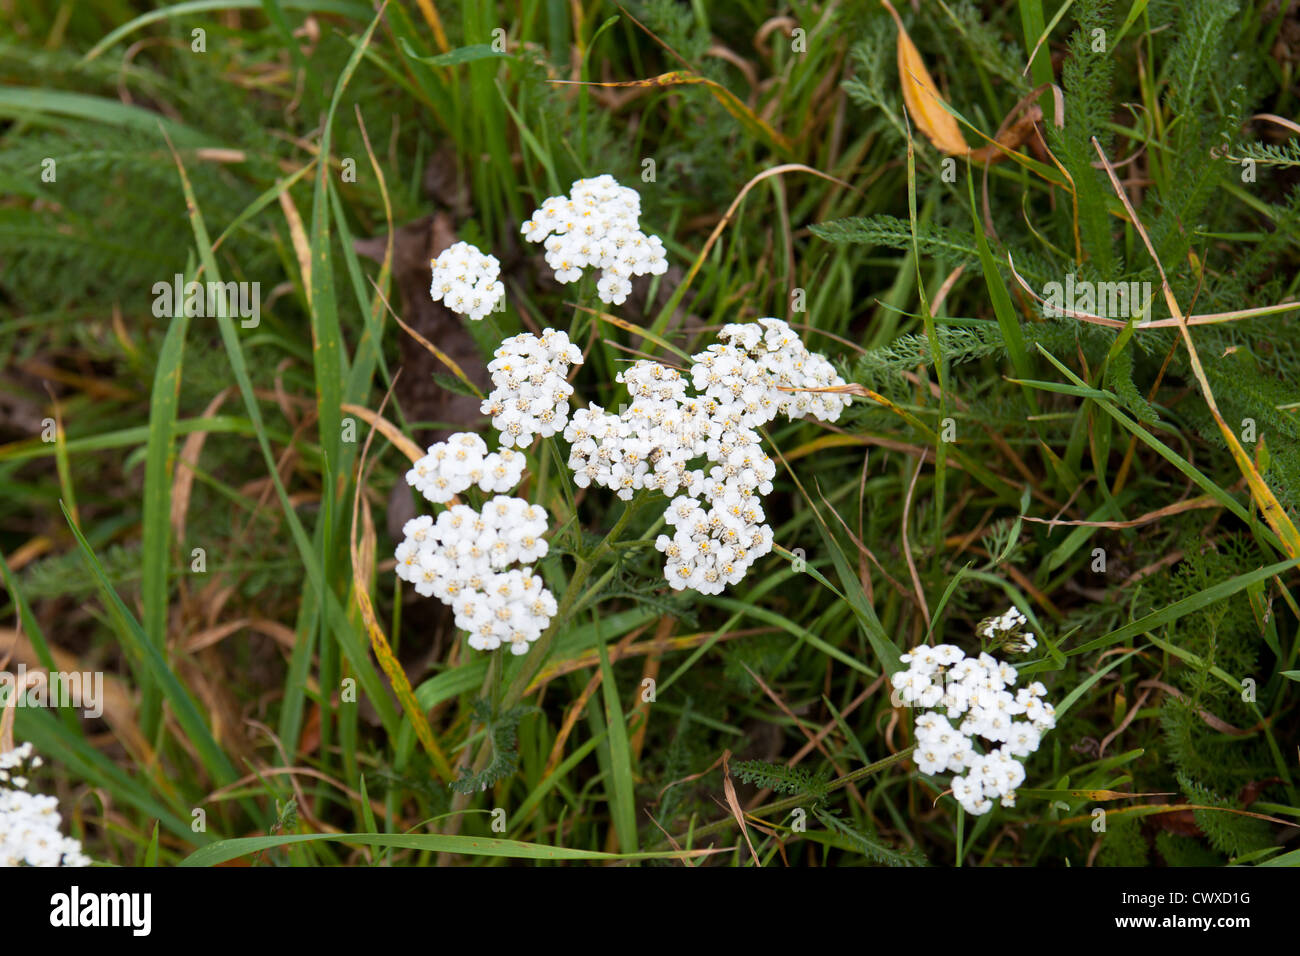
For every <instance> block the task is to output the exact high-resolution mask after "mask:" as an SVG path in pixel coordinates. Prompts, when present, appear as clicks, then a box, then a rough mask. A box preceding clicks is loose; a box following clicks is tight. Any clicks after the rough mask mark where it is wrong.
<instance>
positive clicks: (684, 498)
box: [564, 319, 850, 594]
mask: <svg viewBox="0 0 1300 956" xmlns="http://www.w3.org/2000/svg"><path fill="white" fill-rule="evenodd" d="M721 338H722V339H723V340H724V341H723V342H722V343H721V344H718V345H713V346H710V347H709V349H708V350H707V351H705V352H702V353H700V354H699V355H696V356H695V357H694V364H693V365H692V366H691V369H690V379H691V382H688V381H687V377H686V376H684V375H683V374H682V373H680V372H678V371H677V370H675V369H672V368H668V367H667V366H664V365H660V364H658V363H656V362H647V361H638V362H634V363H633V364H632V365H631V366H629V367H628V368H627V369H626V370H624V371H623V372H621V373H620V374H619V376H618V381H620V382H622V383H623V384H624V385H626V386H627V390H628V394H629V397H630V399H631V404H629V405H627V406H625V407H624V408H623V409H622V410H621V411H620V412H619V414H617V415H615V414H612V413H609V412H607V411H605V410H604V409H602V408H601V407H600V406H597V405H592V406H590V407H588V408H586V409H583V410H580V411H578V412H575V413H574V416H573V420H572V421H571V422H570V424H569V427H568V428H567V429H565V432H564V437H565V439H566V440H567V441H568V442H569V445H570V453H569V467H570V468H571V469H572V470H573V473H574V482H575V484H577V485H579V486H580V487H583V488H585V487H587V486H588V485H591V484H596V485H600V486H602V487H606V488H610V489H612V490H613V491H615V492H616V493H617V494H618V496H619V497H620V498H623V499H624V500H629V499H631V498H632V496H633V495H634V494H635V493H636V492H637V491H640V490H642V489H650V490H656V491H662V492H663V493H664V494H665V495H666V496H667V497H669V498H671V499H672V502H671V504H670V505H669V507H668V510H667V511H666V512H665V514H664V518H665V520H666V521H667V523H668V524H669V525H671V526H672V528H673V532H672V533H671V534H661V535H660V536H659V538H658V539H657V541H656V542H655V546H656V547H657V548H658V549H659V550H660V551H661V552H663V554H664V556H665V565H664V577H665V578H666V579H667V581H668V583H669V584H670V585H672V587H674V588H676V589H679V590H680V589H683V588H691V589H693V590H696V591H699V592H701V593H703V594H717V593H719V592H720V591H722V590H723V589H724V588H725V587H726V586H727V585H730V584H735V583H737V582H738V581H740V580H741V579H742V578H743V577H744V576H745V573H746V571H748V570H749V568H750V566H751V565H752V564H753V563H754V561H756V560H757V559H758V558H761V557H762V556H763V555H765V554H767V553H768V552H769V551H771V549H772V529H771V527H769V526H768V525H767V524H766V516H765V514H764V512H763V506H762V497H761V496H764V495H768V494H771V492H772V479H773V478H774V477H775V476H776V465H775V463H773V461H772V459H771V457H769V456H768V455H767V453H766V452H764V451H763V449H762V446H761V444H760V441H761V438H760V435H759V434H758V432H757V431H756V430H755V429H756V428H757V427H758V426H760V425H764V424H766V423H768V422H770V421H772V420H773V419H774V418H775V417H776V416H777V415H778V414H785V415H789V416H791V417H797V416H801V415H805V414H812V415H815V416H817V417H818V418H821V419H823V420H828V421H834V420H835V419H837V418H838V417H839V415H840V413H841V412H842V411H843V410H844V407H845V406H846V405H847V404H848V403H849V401H850V397H849V396H848V395H839V394H829V395H826V394H820V393H809V392H798V393H790V392H782V391H780V386H785V387H790V388H824V387H833V386H836V385H843V384H844V382H843V380H842V379H840V378H839V377H838V376H837V375H836V374H835V372H834V370H833V369H832V368H831V366H830V363H829V362H828V361H827V360H826V359H825V358H824V357H823V356H821V355H817V354H815V353H810V352H809V351H808V350H807V349H806V348H804V346H803V343H801V342H800V341H799V339H798V337H797V336H796V335H795V334H794V333H793V331H791V329H790V327H789V326H788V325H787V324H786V323H784V322H782V321H781V320H779V319H761V320H759V322H758V323H749V324H733V325H728V326H726V327H725V328H724V329H723V333H722V335H721ZM692 382H693V384H694V387H695V389H696V390H697V391H698V392H701V393H702V394H697V395H688V394H687V389H688V386H689V385H690V384H691V383H692ZM700 459H704V460H705V461H707V463H708V464H706V465H704V466H703V467H692V464H693V463H694V462H697V461H698V460H700Z"/></svg>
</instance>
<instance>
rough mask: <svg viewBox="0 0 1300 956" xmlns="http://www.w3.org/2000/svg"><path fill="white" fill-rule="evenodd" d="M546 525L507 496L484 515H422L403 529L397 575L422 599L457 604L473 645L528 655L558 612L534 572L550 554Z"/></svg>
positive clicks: (538, 513)
mask: <svg viewBox="0 0 1300 956" xmlns="http://www.w3.org/2000/svg"><path fill="white" fill-rule="evenodd" d="M506 451H508V449H507V450H503V452H502V454H505V453H506ZM511 454H513V455H515V456H516V457H518V458H521V459H522V458H523V455H520V454H518V453H511ZM547 527H548V521H547V515H546V509H545V508H542V507H541V506H540V505H534V504H530V503H529V502H527V501H524V500H523V499H521V498H513V497H509V496H506V495H497V496H496V497H495V498H492V499H491V500H490V501H488V502H487V503H486V504H485V505H484V506H483V510H482V511H481V512H479V511H475V510H474V509H473V508H471V507H470V506H469V505H463V504H458V505H452V506H451V507H450V508H448V509H447V510H446V511H444V512H442V514H440V515H438V517H437V518H436V519H434V518H432V517H431V516H429V515H421V516H419V517H416V518H412V519H411V520H410V521H408V522H407V523H406V525H405V526H404V527H403V528H402V533H403V535H404V537H403V540H402V543H401V544H399V545H398V546H397V552H396V557H397V576H398V577H399V578H401V579H402V580H403V581H407V582H409V583H411V584H412V585H414V586H415V590H416V593H417V594H421V595H423V596H425V597H435V598H437V599H438V600H439V601H441V602H442V603H444V604H446V605H448V606H449V607H451V608H452V610H453V612H454V613H455V621H456V626H457V627H458V628H460V629H461V630H463V631H466V632H468V633H469V644H470V646H471V647H473V648H475V649H477V650H493V649H495V648H498V647H502V646H508V647H509V648H510V650H511V652H512V653H514V654H523V653H524V652H526V651H527V650H528V646H529V644H531V643H532V642H533V641H535V640H537V639H538V638H539V637H541V635H542V632H543V631H545V630H546V628H547V626H548V625H549V624H550V622H551V617H552V616H553V615H554V614H555V611H556V603H555V598H554V596H552V594H551V592H550V591H548V590H547V589H546V588H545V587H544V586H543V583H542V579H541V578H540V577H538V576H537V575H536V574H535V573H533V569H532V567H531V565H532V564H533V562H536V561H538V560H540V559H541V558H544V557H545V556H546V554H547V551H548V550H549V545H548V544H547V542H546V539H545V538H544V537H543V535H544V534H546V531H547ZM513 564H523V565H525V567H511V565H513Z"/></svg>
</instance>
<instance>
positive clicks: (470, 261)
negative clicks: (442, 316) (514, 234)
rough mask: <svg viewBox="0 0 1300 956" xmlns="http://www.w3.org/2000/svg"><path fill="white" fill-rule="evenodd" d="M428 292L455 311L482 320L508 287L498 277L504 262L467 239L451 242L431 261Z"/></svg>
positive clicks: (437, 300) (434, 299) (435, 300)
mask: <svg viewBox="0 0 1300 956" xmlns="http://www.w3.org/2000/svg"><path fill="white" fill-rule="evenodd" d="M432 266H433V282H432V284H431V285H430V286H429V294H430V295H431V296H433V301H434V302H441V303H442V304H443V305H445V306H446V307H447V308H449V309H451V310H452V311H453V312H459V313H460V314H461V315H467V316H469V317H470V318H471V319H474V320H476V321H478V320H481V319H482V318H483V316H485V315H487V314H488V313H489V312H491V311H492V310H493V309H495V308H496V305H497V303H498V302H499V301H501V297H502V296H504V295H505V294H506V287H505V285H503V284H502V282H501V281H500V279H499V278H498V277H499V276H500V275H501V263H500V262H499V261H497V257H496V256H492V255H487V254H485V253H482V252H480V251H479V250H478V248H477V247H475V246H472V245H470V244H469V243H468V242H458V243H456V244H455V245H451V246H448V247H447V248H446V249H444V250H443V251H442V254H441V255H439V256H438V258H436V259H434V260H433V262H432Z"/></svg>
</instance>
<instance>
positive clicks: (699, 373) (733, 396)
mask: <svg viewBox="0 0 1300 956" xmlns="http://www.w3.org/2000/svg"><path fill="white" fill-rule="evenodd" d="M718 339H719V341H718V342H716V343H714V344H713V345H710V346H709V347H708V348H707V349H705V350H704V351H703V352H700V353H699V354H697V355H695V356H692V360H693V361H694V363H695V364H693V365H692V366H691V379H692V380H693V381H694V383H695V388H696V389H697V390H698V391H699V392H701V393H702V394H704V395H707V396H709V397H711V398H715V399H717V400H718V401H719V402H723V403H727V404H729V405H731V406H733V407H736V408H738V409H739V410H740V411H741V412H742V419H741V421H742V423H743V424H745V425H748V426H756V425H763V424H766V423H767V422H770V421H771V420H772V419H774V418H775V417H776V416H777V414H778V413H779V414H783V415H786V416H787V417H789V418H801V417H803V416H805V415H812V416H813V417H815V418H818V419H820V420H821V421H827V422H833V421H836V420H837V419H838V418H839V417H840V414H841V413H842V412H843V411H844V409H845V408H846V407H847V406H848V404H849V403H850V402H851V401H852V396H850V395H848V394H847V393H842V392H841V393H837V392H817V391H783V389H826V388H842V387H843V386H844V385H845V384H846V383H845V381H844V379H842V378H840V376H839V375H837V374H836V372H835V368H834V367H833V366H832V365H831V363H830V362H829V361H828V360H827V359H826V357H825V356H823V355H820V354H819V353H816V352H809V351H808V349H807V348H806V347H805V346H804V344H803V342H801V341H800V340H799V336H798V335H797V334H796V333H795V331H794V330H793V329H791V328H790V326H789V325H787V324H786V323H785V322H782V321H781V320H780V319H772V318H767V319H759V320H758V321H757V322H747V323H733V324H731V325H726V326H723V328H722V331H721V332H719V333H718Z"/></svg>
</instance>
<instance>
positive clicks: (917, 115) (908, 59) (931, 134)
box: [880, 0, 970, 156]
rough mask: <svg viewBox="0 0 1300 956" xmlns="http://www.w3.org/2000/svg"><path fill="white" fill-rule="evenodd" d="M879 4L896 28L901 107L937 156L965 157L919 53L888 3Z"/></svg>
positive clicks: (883, 0)
mask: <svg viewBox="0 0 1300 956" xmlns="http://www.w3.org/2000/svg"><path fill="white" fill-rule="evenodd" d="M880 2H881V3H882V4H883V5H884V7H885V9H886V10H888V11H889V13H890V15H891V16H892V17H893V18H894V22H895V23H896V24H898V81H899V82H900V83H901V84H902V86H903V103H904V104H906V106H907V112H908V113H909V114H910V115H911V117H912V120H913V122H915V123H916V125H917V126H918V127H919V128H920V130H921V132H922V133H924V134H925V136H926V138H927V139H928V140H929V141H930V142H931V143H933V144H934V145H935V147H936V148H937V149H938V150H939V151H940V152H943V153H947V154H949V155H950V156H951V155H957V156H964V155H966V154H967V153H969V152H970V147H969V146H968V145H966V138H965V137H964V136H962V134H961V127H959V126H958V125H957V121H956V120H955V119H953V116H952V114H951V113H949V112H948V111H947V110H946V109H944V107H943V97H941V96H940V95H939V90H938V88H937V87H935V85H934V80H933V79H931V78H930V71H929V70H927V69H926V68H925V61H924V60H922V59H921V51H920V50H918V49H917V48H916V44H914V43H913V42H912V38H911V37H910V36H908V35H907V30H906V28H904V26H903V21H902V20H901V19H900V18H899V16H898V12H897V11H896V10H895V9H894V7H893V5H892V4H890V2H889V0H880Z"/></svg>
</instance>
